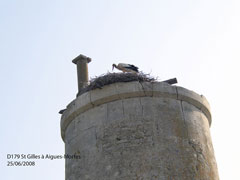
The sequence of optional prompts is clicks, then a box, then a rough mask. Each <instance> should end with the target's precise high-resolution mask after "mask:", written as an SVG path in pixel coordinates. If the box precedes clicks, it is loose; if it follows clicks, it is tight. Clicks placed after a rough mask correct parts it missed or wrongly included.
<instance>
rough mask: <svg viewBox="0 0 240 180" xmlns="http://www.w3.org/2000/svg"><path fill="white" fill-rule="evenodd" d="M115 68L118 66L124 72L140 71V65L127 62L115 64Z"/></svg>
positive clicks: (113, 66)
mask: <svg viewBox="0 0 240 180" xmlns="http://www.w3.org/2000/svg"><path fill="white" fill-rule="evenodd" d="M114 68H117V69H118V70H120V71H122V72H124V73H125V72H132V73H138V67H136V66H134V65H132V64H125V63H119V64H118V65H116V64H113V65H112V70H113V69H114Z"/></svg>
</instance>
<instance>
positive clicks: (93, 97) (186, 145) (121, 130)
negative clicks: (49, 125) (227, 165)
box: [61, 81, 219, 180]
mask: <svg viewBox="0 0 240 180" xmlns="http://www.w3.org/2000/svg"><path fill="white" fill-rule="evenodd" d="M210 125H211V114H210V108H209V104H208V102H207V100H206V98H205V97H204V96H200V95H198V94H196V93H195V92H193V91H190V90H187V89H185V88H182V87H178V86H170V85H168V84H167V83H163V82H154V83H150V82H142V83H140V82H137V81H134V82H128V83H114V84H111V85H107V86H104V87H103V89H96V90H92V91H89V92H87V93H84V94H82V95H80V96H79V97H77V98H76V99H75V100H74V101H72V102H71V103H70V104H69V105H68V106H67V110H66V111H64V113H63V115H62V118H61V135H62V138H63V140H64V142H65V152H66V154H68V155H78V156H79V157H80V159H66V165H65V166H66V180H80V179H81V180H85V179H86V180H87V179H89V180H120V179H122V180H218V179H219V178H218V172H217V165H216V161H215V157H214V151H213V146H212V142H211V136H210V131H209V127H210Z"/></svg>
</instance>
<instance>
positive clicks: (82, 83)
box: [72, 54, 91, 96]
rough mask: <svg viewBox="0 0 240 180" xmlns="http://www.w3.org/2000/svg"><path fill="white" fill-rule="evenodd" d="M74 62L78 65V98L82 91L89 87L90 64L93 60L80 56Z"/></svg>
mask: <svg viewBox="0 0 240 180" xmlns="http://www.w3.org/2000/svg"><path fill="white" fill-rule="evenodd" d="M72 62H73V63H74V64H76V65H77V75H78V93H77V96H78V95H79V93H80V92H81V89H82V88H84V87H86V86H87V85H88V63H90V62H91V58H89V57H87V56H84V55H82V54H80V55H79V56H78V57H76V58H75V59H73V60H72Z"/></svg>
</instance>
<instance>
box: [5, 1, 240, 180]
mask: <svg viewBox="0 0 240 180" xmlns="http://www.w3.org/2000/svg"><path fill="white" fill-rule="evenodd" d="M239 9H240V1H239V0H201V1H200V0H195V1H194V0H182V1H179V0H169V1H163V0H131V1H129V0H121V1H110V0H102V1H98V0H70V1H63V0H52V1H47V0H41V1H40V0H39V1H33V0H31V1H30V0H21V1H17V0H5V1H3V0H0V82H1V90H0V91H1V93H0V98H1V126H0V147H1V154H0V168H1V179H5V180H16V179H24V180H32V179H35V180H42V179H49V180H51V179H59V180H64V161H63V160H54V161H51V160H38V161H36V163H37V164H36V166H35V167H7V166H6V164H7V158H6V156H7V154H12V153H18V154H53V155H58V154H64V143H63V141H62V140H61V136H60V115H59V114H58V111H59V110H60V109H62V108H64V107H65V106H66V105H67V104H68V103H69V102H70V101H71V100H73V99H74V98H75V95H76V93H77V76H76V67H75V65H74V64H72V63H71V60H72V59H73V58H75V57H76V56H78V55H79V54H84V55H87V56H89V57H91V58H92V60H93V61H92V62H91V63H90V64H89V71H90V76H91V77H95V76H97V75H100V74H103V73H106V72H108V71H111V65H112V63H119V62H125V63H132V64H135V65H137V66H139V68H140V69H141V70H142V71H144V72H146V73H150V72H151V74H152V75H153V76H158V77H159V78H160V79H161V80H165V79H169V78H173V77H177V78H178V81H179V84H178V85H180V86H183V87H185V88H188V89H191V90H194V91H196V92H197V93H199V94H203V95H205V96H206V97H207V99H208V100H209V102H210V105H211V108H212V116H213V123H212V127H211V134H212V140H213V145H214V149H215V156H216V159H217V163H218V169H219V174H220V178H221V179H222V180H237V179H240V174H239V162H240V154H239V152H240V144H239V137H240V131H239V126H240V119H239V113H238V112H239V101H240V95H239V94H240V93H239V91H240V85H239V79H238V78H239V77H240V71H239V67H240V66H239V64H240V63H239V62H240V61H239V60H240V51H239V49H240V33H239V32H240V11H239Z"/></svg>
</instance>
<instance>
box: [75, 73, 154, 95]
mask: <svg viewBox="0 0 240 180" xmlns="http://www.w3.org/2000/svg"><path fill="white" fill-rule="evenodd" d="M131 81H139V82H156V81H157V78H154V77H151V76H150V75H149V74H144V73H138V74H134V73H107V74H103V75H101V76H98V77H95V78H92V79H91V80H90V83H89V85H88V86H86V87H84V88H82V89H81V91H80V92H79V94H78V96H79V95H81V94H83V93H85V92H87V91H90V90H94V89H97V88H99V89H102V87H103V86H105V85H109V84H113V83H117V82H131Z"/></svg>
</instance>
